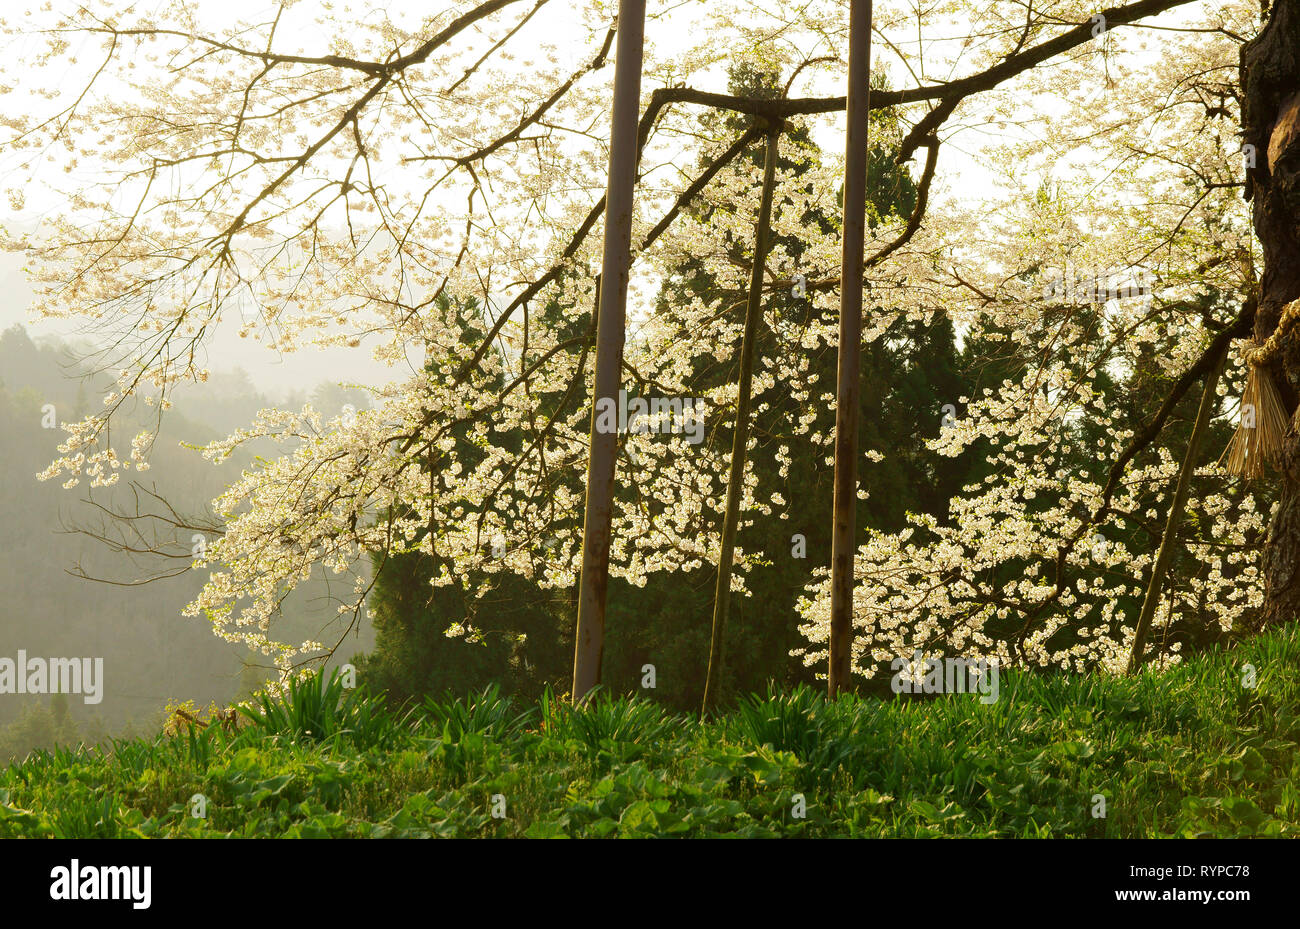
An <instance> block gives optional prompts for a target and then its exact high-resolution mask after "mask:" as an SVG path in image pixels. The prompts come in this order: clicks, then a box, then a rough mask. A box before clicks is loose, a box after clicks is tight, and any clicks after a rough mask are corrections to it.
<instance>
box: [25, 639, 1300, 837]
mask: <svg viewBox="0 0 1300 929" xmlns="http://www.w3.org/2000/svg"><path fill="white" fill-rule="evenodd" d="M1245 663H1250V664H1252V665H1254V666H1255V668H1256V669H1257V684H1256V686H1255V687H1254V688H1247V687H1244V686H1243V675H1242V672H1241V670H1240V669H1241V666H1242V665H1243V664H1245ZM1000 684H1001V686H1000V699H999V700H998V701H997V702H996V703H993V704H990V705H985V704H982V703H980V702H979V701H978V700H977V698H976V696H975V695H950V696H943V697H936V698H908V697H898V698H895V699H892V700H887V701H880V700H876V699H870V698H863V699H857V698H846V699H843V700H840V701H837V702H834V703H828V702H827V701H825V700H824V699H822V697H821V696H820V695H818V694H815V693H813V692H811V691H808V690H798V691H795V692H794V693H788V694H773V693H769V694H768V695H766V696H762V697H760V696H754V697H750V698H748V699H746V700H744V701H742V702H741V703H740V704H739V705H738V706H736V707H734V708H733V709H732V710H731V711H730V712H729V713H727V714H726V715H724V716H722V717H720V718H719V719H716V720H712V721H710V722H707V723H703V724H702V723H700V722H698V721H696V720H694V719H688V718H685V717H680V716H674V715H672V714H670V713H668V712H666V711H665V710H664V709H662V708H661V707H660V706H658V705H656V704H654V703H652V702H649V701H646V700H636V699H625V698H619V699H608V698H598V699H595V700H593V701H592V702H591V703H590V704H589V705H588V706H586V707H584V708H581V709H574V708H572V707H570V706H568V705H567V704H565V703H564V702H563V701H561V700H558V699H555V698H551V697H547V698H544V699H543V700H542V701H541V702H540V704H539V705H536V706H520V705H517V704H515V703H514V702H512V701H511V700H509V699H507V698H502V697H500V696H499V695H498V694H497V693H496V692H494V691H488V692H486V693H483V694H479V695H477V696H476V697H473V698H470V699H469V700H464V701H459V702H452V703H447V702H434V701H429V702H426V703H425V704H424V705H423V706H420V707H416V708H414V709H409V710H406V711H404V712H396V713H395V712H392V711H390V710H388V709H385V708H384V707H383V705H382V704H381V703H380V702H379V701H377V700H375V699H374V698H372V697H369V696H368V695H366V694H365V692H364V691H345V690H343V689H342V687H341V685H340V683H339V681H338V680H337V679H335V680H331V681H326V680H322V679H320V678H317V679H315V680H311V681H308V682H305V683H303V684H301V685H299V686H297V687H295V689H294V691H293V693H292V695H291V697H290V698H289V699H287V700H286V701H276V700H270V699H264V700H262V701H261V702H260V704H259V705H258V706H256V707H254V708H252V709H250V710H248V711H247V713H246V715H247V717H248V725H247V726H246V727H245V728H243V729H241V730H239V731H238V732H227V731H224V730H223V729H222V728H221V727H220V726H217V725H213V726H211V727H210V728H208V729H194V728H189V729H187V730H186V731H183V732H181V733H180V734H178V735H174V736H166V735H160V736H158V737H156V738H155V739H152V740H132V741H119V742H115V743H113V744H111V745H109V746H106V747H104V748H103V749H102V750H101V749H77V750H68V749H60V750H57V751H54V752H43V751H42V752H37V753H33V754H32V755H31V756H29V757H28V758H27V759H26V760H25V761H24V762H23V763H21V764H14V765H11V766H10V767H9V768H8V769H6V770H5V771H3V772H2V773H0V836H6V837H7V836H50V837H90V836H102V837H112V836H119V837H122V836H285V837H292V836H360V837H367V836H373V837H384V836H414V837H424V836H534V837H543V836H807V837H813V836H1044V837H1046V836H1109V837H1143V836H1187V837H1191V836H1199V835H1214V836H1241V835H1262V836H1295V835H1297V834H1300V786H1298V784H1300V627H1290V628H1287V629H1284V630H1278V631H1276V632H1273V633H1271V634H1269V635H1267V636H1264V637H1260V638H1257V639H1253V640H1251V641H1249V642H1246V643H1243V644H1242V645H1240V646H1238V647H1237V648H1235V649H1232V650H1228V651H1222V652H1216V653H1212V654H1206V655H1201V656H1198V657H1195V658H1193V659H1191V660H1189V661H1188V662H1187V663H1186V664H1184V665H1181V666H1179V667H1177V668H1174V669H1172V670H1170V671H1167V672H1164V673H1147V674H1144V675H1142V676H1139V677H1137V678H1133V679H1117V678H1108V677H1099V676H1082V677H1080V676H1066V675H1031V674H1017V673H1013V672H1004V673H1003V674H1002V677H1001V682H1000ZM196 794H202V795H203V796H204V797H205V798H206V817H205V818H196V817H194V816H192V815H191V798H192V797H194V795H196ZM800 794H802V795H803V809H804V815H803V816H802V817H801V816H798V815H796V811H797V809H796V808H797V796H796V795H800ZM496 795H500V798H501V799H503V800H504V806H505V810H504V813H505V815H504V817H494V816H493V815H492V814H493V807H494V797H495V796H496ZM1096 795H1102V796H1103V797H1104V798H1105V805H1106V815H1105V816H1104V817H1094V815H1093V810H1094V808H1095V806H1096V803H1095V800H1094V798H1095V796H1096ZM496 804H497V809H498V811H499V810H500V801H499V800H498V801H496Z"/></svg>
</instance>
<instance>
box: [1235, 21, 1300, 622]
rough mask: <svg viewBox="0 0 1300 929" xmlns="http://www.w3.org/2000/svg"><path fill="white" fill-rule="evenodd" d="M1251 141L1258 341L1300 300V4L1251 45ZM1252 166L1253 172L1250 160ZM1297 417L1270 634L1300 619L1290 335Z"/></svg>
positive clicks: (1278, 535)
mask: <svg viewBox="0 0 1300 929" xmlns="http://www.w3.org/2000/svg"><path fill="white" fill-rule="evenodd" d="M1241 83H1242V98H1243V106H1242V130H1243V132H1242V135H1243V141H1244V143H1245V145H1246V146H1248V147H1247V148H1246V149H1245V153H1246V159H1247V165H1248V170H1247V186H1246V196H1247V197H1248V198H1252V199H1253V204H1254V210H1253V213H1254V217H1253V218H1254V225H1255V233H1256V235H1257V236H1258V238H1259V243H1260V247H1261V250H1262V253H1263V275H1262V277H1261V279H1260V291H1259V305H1258V309H1257V311H1256V315H1255V338H1256V341H1258V342H1260V343H1261V344H1262V343H1263V342H1264V341H1265V340H1267V339H1268V337H1269V336H1271V335H1273V333H1274V331H1275V330H1276V329H1277V326H1278V321H1279V320H1280V318H1281V316H1282V311H1283V309H1284V308H1285V307H1286V305H1287V304H1289V303H1291V302H1292V301H1293V300H1296V299H1297V298H1300V93H1297V91H1298V90H1300V0H1277V2H1276V3H1275V4H1274V5H1273V9H1272V14H1271V16H1270V18H1269V21H1268V23H1267V24H1266V25H1265V27H1264V28H1263V30H1261V32H1260V33H1259V35H1258V36H1256V37H1255V38H1254V39H1253V40H1251V41H1250V42H1248V43H1247V44H1246V45H1245V46H1243V47H1242V52H1241ZM1252 161H1253V165H1252V164H1251V162H1252ZM1268 373H1269V374H1270V375H1271V376H1272V377H1273V379H1274V382H1275V384H1276V385H1277V387H1278V390H1279V391H1280V393H1281V395H1282V398H1283V402H1284V403H1285V405H1286V411H1287V413H1288V415H1290V416H1292V421H1291V426H1290V428H1289V429H1288V430H1287V433H1286V437H1285V439H1284V440H1283V447H1282V453H1281V456H1280V460H1279V462H1278V470H1279V476H1278V480H1279V482H1280V485H1279V491H1280V498H1279V506H1278V510H1277V513H1276V515H1275V516H1274V518H1273V523H1272V525H1271V526H1270V527H1269V534H1268V541H1267V542H1266V543H1265V547H1264V554H1263V559H1262V563H1261V566H1260V570H1261V572H1262V574H1263V576H1264V584H1265V595H1264V608H1263V610H1262V611H1261V612H1260V614H1259V615H1258V616H1256V617H1254V618H1252V619H1251V620H1250V621H1249V623H1248V625H1249V626H1250V627H1252V628H1261V627H1264V626H1271V625H1275V624H1278V623H1283V622H1290V621H1291V620H1293V619H1295V618H1296V617H1298V616H1300V433H1297V431H1296V426H1295V419H1294V414H1295V412H1296V406H1297V396H1300V340H1298V339H1297V338H1296V334H1295V331H1294V330H1292V331H1291V332H1290V333H1288V334H1287V336H1286V337H1285V339H1284V340H1283V342H1282V345H1281V346H1280V351H1279V352H1278V354H1277V356H1276V358H1275V359H1274V360H1273V361H1272V363H1271V364H1270V366H1269V370H1268Z"/></svg>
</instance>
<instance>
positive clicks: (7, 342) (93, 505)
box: [0, 326, 371, 762]
mask: <svg viewBox="0 0 1300 929" xmlns="http://www.w3.org/2000/svg"><path fill="white" fill-rule="evenodd" d="M67 348H68V347H67V346H65V345H62V344H59V343H57V342H53V341H46V340H42V341H41V342H39V343H38V342H34V341H33V340H32V339H31V338H30V337H29V336H28V334H27V333H26V331H25V330H24V329H22V328H21V327H18V326H15V327H13V328H11V329H9V330H7V331H5V332H4V333H3V334H2V335H0V475H3V479H2V480H0V527H2V532H0V657H10V658H13V657H15V656H16V654H17V651H18V650H19V649H23V650H25V651H26V652H27V654H28V655H29V656H42V657H47V658H48V657H56V656H57V657H102V658H103V659H104V695H103V699H102V702H100V703H99V704H97V705H87V704H86V703H85V702H84V701H83V699H82V698H81V697H80V696H72V697H71V698H70V699H68V700H66V701H64V700H53V701H52V700H51V698H49V697H38V696H26V695H15V694H6V695H5V696H4V697H3V699H0V762H3V761H5V760H6V758H7V756H9V755H12V754H15V753H24V752H25V751H26V750H27V749H29V748H31V747H33V745H34V744H41V743H45V742H46V741H48V737H49V736H50V735H51V734H54V735H59V736H61V737H66V735H67V734H68V726H69V724H70V725H71V726H72V727H73V728H74V729H75V731H76V733H77V734H78V736H79V737H80V738H83V739H87V740H91V741H94V740H96V739H98V738H101V737H103V736H104V735H106V734H110V733H117V732H121V731H124V730H128V729H137V730H138V729H141V728H144V727H147V726H151V725H152V724H153V723H155V722H156V721H157V720H158V719H160V718H161V716H162V710H163V707H164V706H165V704H166V703H167V702H168V701H169V700H175V701H181V702H183V701H186V700H193V701H194V702H195V703H196V704H197V705H198V706H200V707H202V706H206V705H207V704H208V703H209V702H212V701H215V702H217V703H219V704H224V703H227V702H229V701H230V700H232V699H234V698H235V697H236V696H237V695H239V694H241V693H245V692H247V691H248V689H249V688H251V687H252V686H255V685H256V684H257V683H258V682H259V681H260V680H261V679H262V678H263V676H264V674H265V672H264V671H262V670H261V669H260V668H258V667H256V665H264V664H269V661H270V659H269V658H266V657H264V656H261V655H252V654H250V653H249V652H248V651H247V650H246V649H244V648H243V647H242V646H235V645H231V644H229V643H226V642H223V641H221V640H220V639H218V638H216V637H215V636H214V635H213V634H212V631H211V629H210V628H209V626H208V623H207V622H206V621H204V620H203V619H198V618H192V617H185V616H182V615H181V611H182V609H183V608H184V607H185V605H186V604H187V603H189V602H190V600H191V599H193V597H194V596H195V595H196V594H197V593H198V591H199V589H200V588H201V586H202V584H203V581H204V578H205V576H206V572H200V571H191V570H187V564H188V563H189V553H190V550H191V548H192V546H193V544H194V542H193V540H192V534H190V533H185V534H184V535H183V537H182V535H181V534H179V533H175V532H172V533H171V537H170V538H169V537H168V535H167V533H165V532H164V533H163V534H162V535H156V531H157V530H159V529H163V528H165V527H162V526H160V525H158V524H157V523H156V521H142V524H141V525H140V526H139V527H138V528H139V529H140V531H141V538H131V537H130V535H128V536H127V537H126V538H127V540H128V541H130V542H131V543H132V546H131V547H132V548H137V547H143V545H142V543H143V541H144V540H145V539H148V540H150V542H157V541H159V540H162V541H165V542H167V544H166V545H164V546H163V550H164V551H165V552H166V553H167V554H168V555H170V556H172V557H160V556H157V555H149V554H144V553H140V554H132V553H130V552H122V551H111V550H110V549H109V548H108V547H107V546H106V545H105V544H103V543H102V542H100V541H97V540H95V539H93V538H91V537H90V536H88V535H86V534H85V533H84V532H80V531H77V530H79V529H82V530H91V531H93V532H97V533H101V534H105V535H109V536H111V537H114V538H119V539H121V538H123V536H122V534H121V532H122V528H123V526H122V525H121V524H116V525H115V524H114V523H113V522H112V521H111V520H109V519H108V518H107V516H106V514H105V510H115V511H122V510H130V511H134V509H135V494H136V493H137V492H139V493H140V494H141V496H140V508H141V509H142V510H152V511H154V512H159V511H162V509H163V507H162V504H161V503H159V501H158V500H156V499H151V498H150V497H149V496H148V493H156V494H157V495H158V496H159V497H161V498H162V499H164V500H166V501H167V503H168V504H170V505H171V506H172V507H174V508H175V509H176V511H177V512H178V513H179V514H181V515H183V516H185V517H199V518H200V519H202V518H203V517H204V515H205V514H207V513H208V507H209V504H210V502H211V501H212V499H213V498H215V497H216V496H217V495H218V494H219V493H221V491H222V490H223V489H224V487H225V486H226V485H227V484H228V483H229V482H230V481H231V480H232V479H234V478H235V477H237V476H238V475H239V473H240V471H241V469H243V468H245V467H247V466H248V465H249V464H250V461H251V455H252V454H253V453H252V452H246V453H245V454H243V455H242V456H235V457H232V459H231V460H229V461H227V462H225V463H224V464H222V465H220V466H214V465H213V464H211V463H210V462H208V461H206V460H205V459H204V458H203V457H202V456H201V455H200V454H199V453H198V452H197V451H195V450H193V449H191V448H185V447H182V445H181V443H182V442H185V443H189V444H195V443H199V444H201V443H204V442H207V441H210V440H212V439H215V438H218V437H220V436H222V435H225V434H227V433H228V432H230V431H231V430H233V429H236V428H238V427H239V426H241V425H246V424H247V423H248V422H249V420H250V419H251V418H252V417H253V415H254V414H255V413H256V412H257V410H259V409H261V408H263V407H266V406H271V405H288V406H292V407H301V405H302V404H303V403H304V402H307V401H310V402H311V403H312V404H313V405H314V406H315V407H316V408H317V409H319V410H321V411H322V412H323V413H325V414H327V415H337V414H338V412H339V411H340V410H341V409H342V407H343V405H344V404H345V403H352V404H354V405H356V406H358V407H362V406H364V405H365V398H364V395H362V394H361V393H360V392H357V391H347V390H344V389H343V388H340V387H338V386H336V385H329V384H325V385H321V386H319V387H317V388H315V390H314V391H313V392H312V393H310V394H309V393H307V392H306V391H303V392H302V393H300V394H298V395H296V396H291V397H289V398H287V399H286V398H278V397H277V398H273V399H272V398H268V397H266V396H263V395H262V394H261V393H259V392H258V390H257V389H256V387H255V385H254V384H253V383H252V382H251V381H250V379H249V378H248V376H247V375H246V374H245V373H244V372H243V371H242V370H235V371H233V372H214V373H213V376H212V377H211V378H210V380H209V381H208V383H207V384H205V385H204V389H203V391H201V392H200V391H197V390H195V391H191V392H189V393H184V394H181V395H180V396H179V399H177V401H176V406H175V408H174V409H173V410H171V411H170V412H169V414H168V416H167V418H166V419H165V424H164V431H163V433H162V436H161V437H160V440H159V442H158V444H157V446H156V447H155V449H154V452H153V454H152V456H151V462H152V467H151V469H150V470H149V471H148V472H146V473H145V474H142V475H139V478H141V479H143V480H141V481H140V483H141V488H140V489H139V490H138V491H137V490H133V488H132V487H131V485H130V484H128V483H126V482H125V481H123V482H120V483H119V484H118V485H117V486H114V487H111V488H96V489H95V490H93V491H90V492H89V493H90V497H89V499H87V493H88V491H87V490H86V489H85V488H84V487H82V488H78V489H77V490H75V491H69V490H64V489H63V488H62V487H61V486H60V483H59V482H58V481H57V480H56V481H48V482H41V481H38V480H37V478H36V475H37V474H38V473H39V472H40V471H41V470H43V469H44V468H45V467H46V466H48V465H49V463H50V461H51V460H53V459H54V458H55V457H57V453H56V447H57V445H58V444H59V442H60V441H62V439H63V436H64V433H63V431H62V430H61V429H59V428H58V427H57V423H59V422H67V421H74V420H76V419H79V418H80V417H81V416H82V415H83V413H84V411H85V410H86V409H87V408H88V407H89V406H90V405H91V404H97V403H99V402H100V398H101V397H102V396H103V395H104V394H105V393H106V392H107V386H106V385H107V384H108V382H109V380H110V378H109V377H107V376H106V375H103V374H91V375H89V376H82V372H80V371H78V370H76V369H74V368H72V367H70V364H71V362H70V357H71V356H70V354H69V352H68V351H67ZM214 367H215V365H214ZM154 412H155V411H153V410H150V409H149V408H147V407H144V406H143V405H142V406H141V407H140V408H139V409H138V410H136V411H135V415H136V416H137V417H138V418H139V420H140V421H142V422H143V421H144V420H145V419H146V418H147V417H149V416H150V414H151V413H154ZM51 424H54V426H53V428H50V427H51ZM265 453H266V454H271V453H272V452H271V450H270V449H267V450H265ZM100 507H103V508H105V509H104V510H101V509H100ZM79 569H80V570H81V571H84V573H85V574H86V575H89V576H91V577H94V578H103V579H105V580H106V581H111V582H112V583H98V582H95V581H91V580H86V579H82V578H79V577H76V576H74V575H75V573H76V572H77V571H78V570H79ZM70 572H73V573H70ZM159 573H164V574H175V575H176V576H174V577H167V578H164V579H162V580H157V581H153V582H151V583H146V584H141V583H139V581H140V580H141V579H142V578H147V577H152V576H155V575H157V574H159ZM282 621H283V622H284V623H285V624H286V626H287V627H291V628H294V629H301V630H309V631H310V632H311V633H312V634H316V633H317V632H318V631H322V630H323V631H322V634H321V635H320V636H319V637H320V638H321V639H322V641H332V638H331V633H330V630H331V627H333V628H334V629H336V630H340V629H341V627H339V626H338V620H337V618H336V616H335V609H334V606H333V605H332V604H331V603H330V602H329V599H328V590H327V584H326V580H325V579H324V578H323V577H318V578H313V579H312V581H311V582H310V583H309V584H306V585H304V587H303V588H300V590H299V591H297V592H296V593H295V594H294V596H293V597H291V598H290V599H289V600H288V601H286V603H285V608H284V616H283V618H282ZM333 635H334V636H337V631H335V632H333ZM353 641H355V645H352V644H349V645H348V646H345V647H344V649H342V650H341V653H340V656H339V660H347V659H348V658H349V657H350V656H351V655H352V654H354V653H356V652H358V651H362V650H364V649H367V648H369V647H370V643H371V638H370V637H369V636H367V635H366V634H365V632H364V630H363V632H362V635H361V637H359V638H357V639H355V640H351V639H350V640H349V642H350V643H351V642H353ZM20 721H21V724H20Z"/></svg>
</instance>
